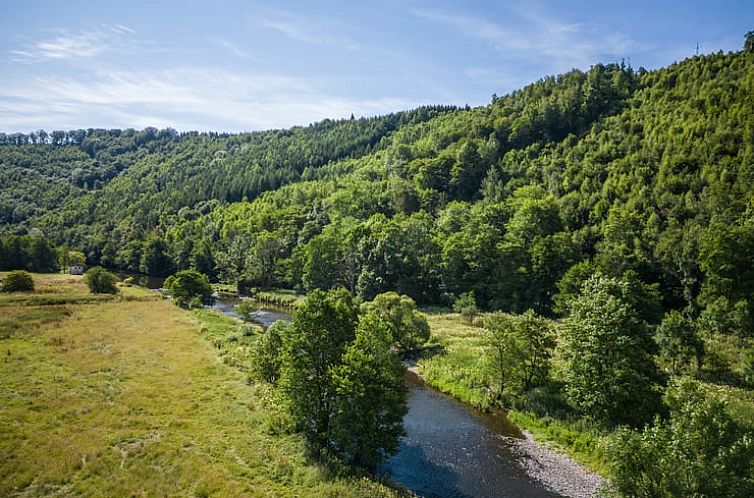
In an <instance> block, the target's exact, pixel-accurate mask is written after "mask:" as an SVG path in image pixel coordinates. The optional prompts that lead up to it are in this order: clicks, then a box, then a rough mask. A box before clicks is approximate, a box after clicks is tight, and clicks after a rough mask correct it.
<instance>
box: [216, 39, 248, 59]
mask: <svg viewBox="0 0 754 498" xmlns="http://www.w3.org/2000/svg"><path fill="white" fill-rule="evenodd" d="M210 41H211V42H212V43H214V44H215V45H217V46H218V47H220V48H222V49H225V50H226V51H227V52H229V53H230V54H232V55H235V56H236V57H240V58H242V59H250V58H251V57H250V56H249V53H248V52H247V51H246V50H244V49H242V48H241V47H239V46H238V45H236V44H235V43H232V42H230V41H228V40H225V39H223V38H215V39H212V40H210Z"/></svg>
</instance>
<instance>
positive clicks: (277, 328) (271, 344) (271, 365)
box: [251, 320, 290, 384]
mask: <svg viewBox="0 0 754 498" xmlns="http://www.w3.org/2000/svg"><path fill="white" fill-rule="evenodd" d="M289 327H290V325H288V324H287V323H285V322H283V321H281V320H278V321H277V322H275V323H273V324H272V326H271V327H270V328H268V329H267V330H266V331H265V332H264V334H262V335H261V336H259V338H258V339H257V342H256V344H254V347H253V348H252V350H251V358H252V361H251V368H252V373H253V375H254V377H256V378H258V379H261V380H264V381H266V382H269V383H271V384H274V383H276V382H277V380H278V379H279V378H280V361H281V356H280V354H281V352H282V348H283V336H284V335H285V334H286V333H287V332H288V330H289Z"/></svg>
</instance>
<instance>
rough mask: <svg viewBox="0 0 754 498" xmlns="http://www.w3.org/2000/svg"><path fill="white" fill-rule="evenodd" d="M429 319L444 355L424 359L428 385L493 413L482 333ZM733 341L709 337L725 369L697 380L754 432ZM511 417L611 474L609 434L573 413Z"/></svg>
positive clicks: (438, 316)
mask: <svg viewBox="0 0 754 498" xmlns="http://www.w3.org/2000/svg"><path fill="white" fill-rule="evenodd" d="M426 316H427V319H428V320H429V324H430V327H431V329H432V338H431V339H430V340H431V341H433V342H438V343H440V344H442V345H443V346H444V347H445V352H444V354H440V355H435V356H431V357H428V358H425V359H422V360H420V364H421V366H422V368H421V370H420V374H421V375H422V376H423V377H424V378H425V379H426V381H427V382H428V383H429V384H430V385H432V386H434V387H436V388H437V389H440V390H441V391H443V392H446V393H448V394H451V395H453V396H455V397H456V398H458V399H460V400H461V401H464V402H466V403H468V404H470V405H473V406H475V407H478V408H481V409H483V410H484V409H487V408H489V407H490V406H491V405H492V404H493V403H495V400H494V399H493V394H494V393H493V392H492V391H491V390H490V388H489V386H490V385H494V382H493V381H492V379H490V378H489V377H488V374H487V373H486V372H487V371H488V369H487V366H486V365H485V363H484V362H485V352H484V346H483V337H482V329H481V328H479V327H477V326H474V325H471V324H468V323H467V322H465V321H464V320H463V319H462V318H461V317H460V316H459V315H457V314H451V313H443V312H439V311H427V312H426ZM735 341H736V340H735V338H732V337H723V336H720V337H717V336H712V337H708V338H706V345H707V349H708V355H709V356H715V357H718V358H719V359H718V360H716V362H715V363H719V364H720V365H723V366H724V368H722V370H721V371H710V367H705V370H703V371H702V373H701V374H700V376H699V377H700V378H701V379H706V380H701V381H700V382H701V384H702V386H704V388H705V390H706V391H707V393H709V395H710V396H715V397H717V398H720V399H722V400H724V401H725V402H726V403H727V405H728V410H729V412H730V414H731V415H732V416H733V417H734V418H735V419H736V420H737V421H738V422H739V423H741V424H743V425H745V426H747V427H749V428H752V429H754V390H752V389H749V388H746V387H743V386H742V385H741V382H740V380H738V373H737V370H736V369H737V368H738V366H737V365H738V358H739V355H740V352H741V347H740V345H736V344H734V343H735ZM562 367H563V365H562V364H561V363H560V362H559V360H558V358H557V357H556V358H554V359H553V368H552V371H553V375H554V376H555V377H558V371H559V369H561V368H562ZM716 368H717V369H720V368H721V367H720V366H719V365H718V367H716ZM710 379H717V380H715V381H713V380H710ZM540 415H541V413H540ZM508 417H509V418H510V419H511V421H512V422H514V423H515V424H516V425H518V426H519V427H521V428H523V429H526V430H528V431H529V432H531V433H532V434H533V435H534V437H535V438H536V439H538V440H540V441H546V442H552V443H556V445H557V446H559V447H561V448H562V449H563V450H565V451H566V452H567V453H568V454H569V455H571V456H572V457H573V458H574V459H575V460H576V461H578V462H580V463H582V464H584V465H585V466H586V467H587V468H589V469H590V470H592V471H595V472H597V473H599V474H602V475H603V476H606V475H607V465H606V458H605V455H604V453H603V449H602V448H603V442H604V439H605V437H606V436H608V435H609V434H610V432H609V431H608V430H606V429H600V428H599V427H597V426H596V425H594V424H593V423H590V422H589V421H588V420H585V419H581V418H579V417H578V416H577V415H576V414H575V413H570V414H563V413H562V411H561V412H560V413H558V414H557V416H537V415H536V414H535V413H532V412H524V411H517V410H515V409H514V410H510V411H509V412H508Z"/></svg>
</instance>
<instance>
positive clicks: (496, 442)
mask: <svg viewBox="0 0 754 498" xmlns="http://www.w3.org/2000/svg"><path fill="white" fill-rule="evenodd" d="M409 375H410V376H411V377H412V378H411V379H409V398H408V408H409V410H408V413H407V414H406V417H405V418H404V420H403V423H404V426H405V428H406V433H407V434H406V437H405V438H404V439H403V441H402V442H401V446H400V449H399V451H398V453H397V454H396V455H395V456H393V457H392V458H390V459H389V460H388V461H387V462H386V463H385V464H384V465H383V466H382V468H381V469H380V471H381V472H385V473H388V474H390V475H392V477H393V478H394V479H395V480H396V481H398V482H399V483H400V484H402V485H404V486H406V487H407V488H409V489H410V490H412V491H413V492H414V493H417V494H419V495H421V496H424V497H427V498H465V497H481V498H485V497H488V498H489V497H509V498H518V497H521V498H535V497H536V498H556V497H560V496H561V495H559V494H557V493H553V492H552V491H549V490H547V489H546V488H544V487H543V486H542V485H541V484H540V483H539V482H537V481H535V480H533V479H531V478H530V477H529V476H527V475H526V473H525V472H524V470H523V469H522V468H521V467H520V466H519V465H518V463H517V458H518V456H517V455H516V453H515V452H514V450H513V449H512V448H511V446H510V445H509V444H508V442H507V440H506V439H505V438H503V437H501V436H513V437H520V435H521V434H520V431H519V430H518V429H517V428H516V427H515V426H514V425H512V424H511V423H510V422H509V421H508V420H507V418H505V416H504V414H503V413H502V412H499V413H496V414H489V415H485V414H480V413H476V412H474V411H472V410H470V409H469V408H468V407H466V406H464V405H462V404H461V403H459V402H457V401H456V400H453V399H451V398H448V397H447V396H444V395H442V394H440V393H438V392H436V391H434V390H432V389H429V388H427V387H425V386H423V385H422V384H421V382H418V381H417V380H416V376H414V375H412V374H409Z"/></svg>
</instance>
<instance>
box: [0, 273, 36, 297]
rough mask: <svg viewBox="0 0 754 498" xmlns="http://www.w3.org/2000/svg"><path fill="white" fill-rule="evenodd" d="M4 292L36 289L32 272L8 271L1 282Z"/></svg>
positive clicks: (0, 288)
mask: <svg viewBox="0 0 754 498" xmlns="http://www.w3.org/2000/svg"><path fill="white" fill-rule="evenodd" d="M0 290H1V291H3V292H27V291H33V290H34V279H33V278H32V277H31V273H29V272H27V271H23V270H17V271H12V272H10V273H8V274H7V275H6V276H5V278H4V279H3V280H2V284H0Z"/></svg>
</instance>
